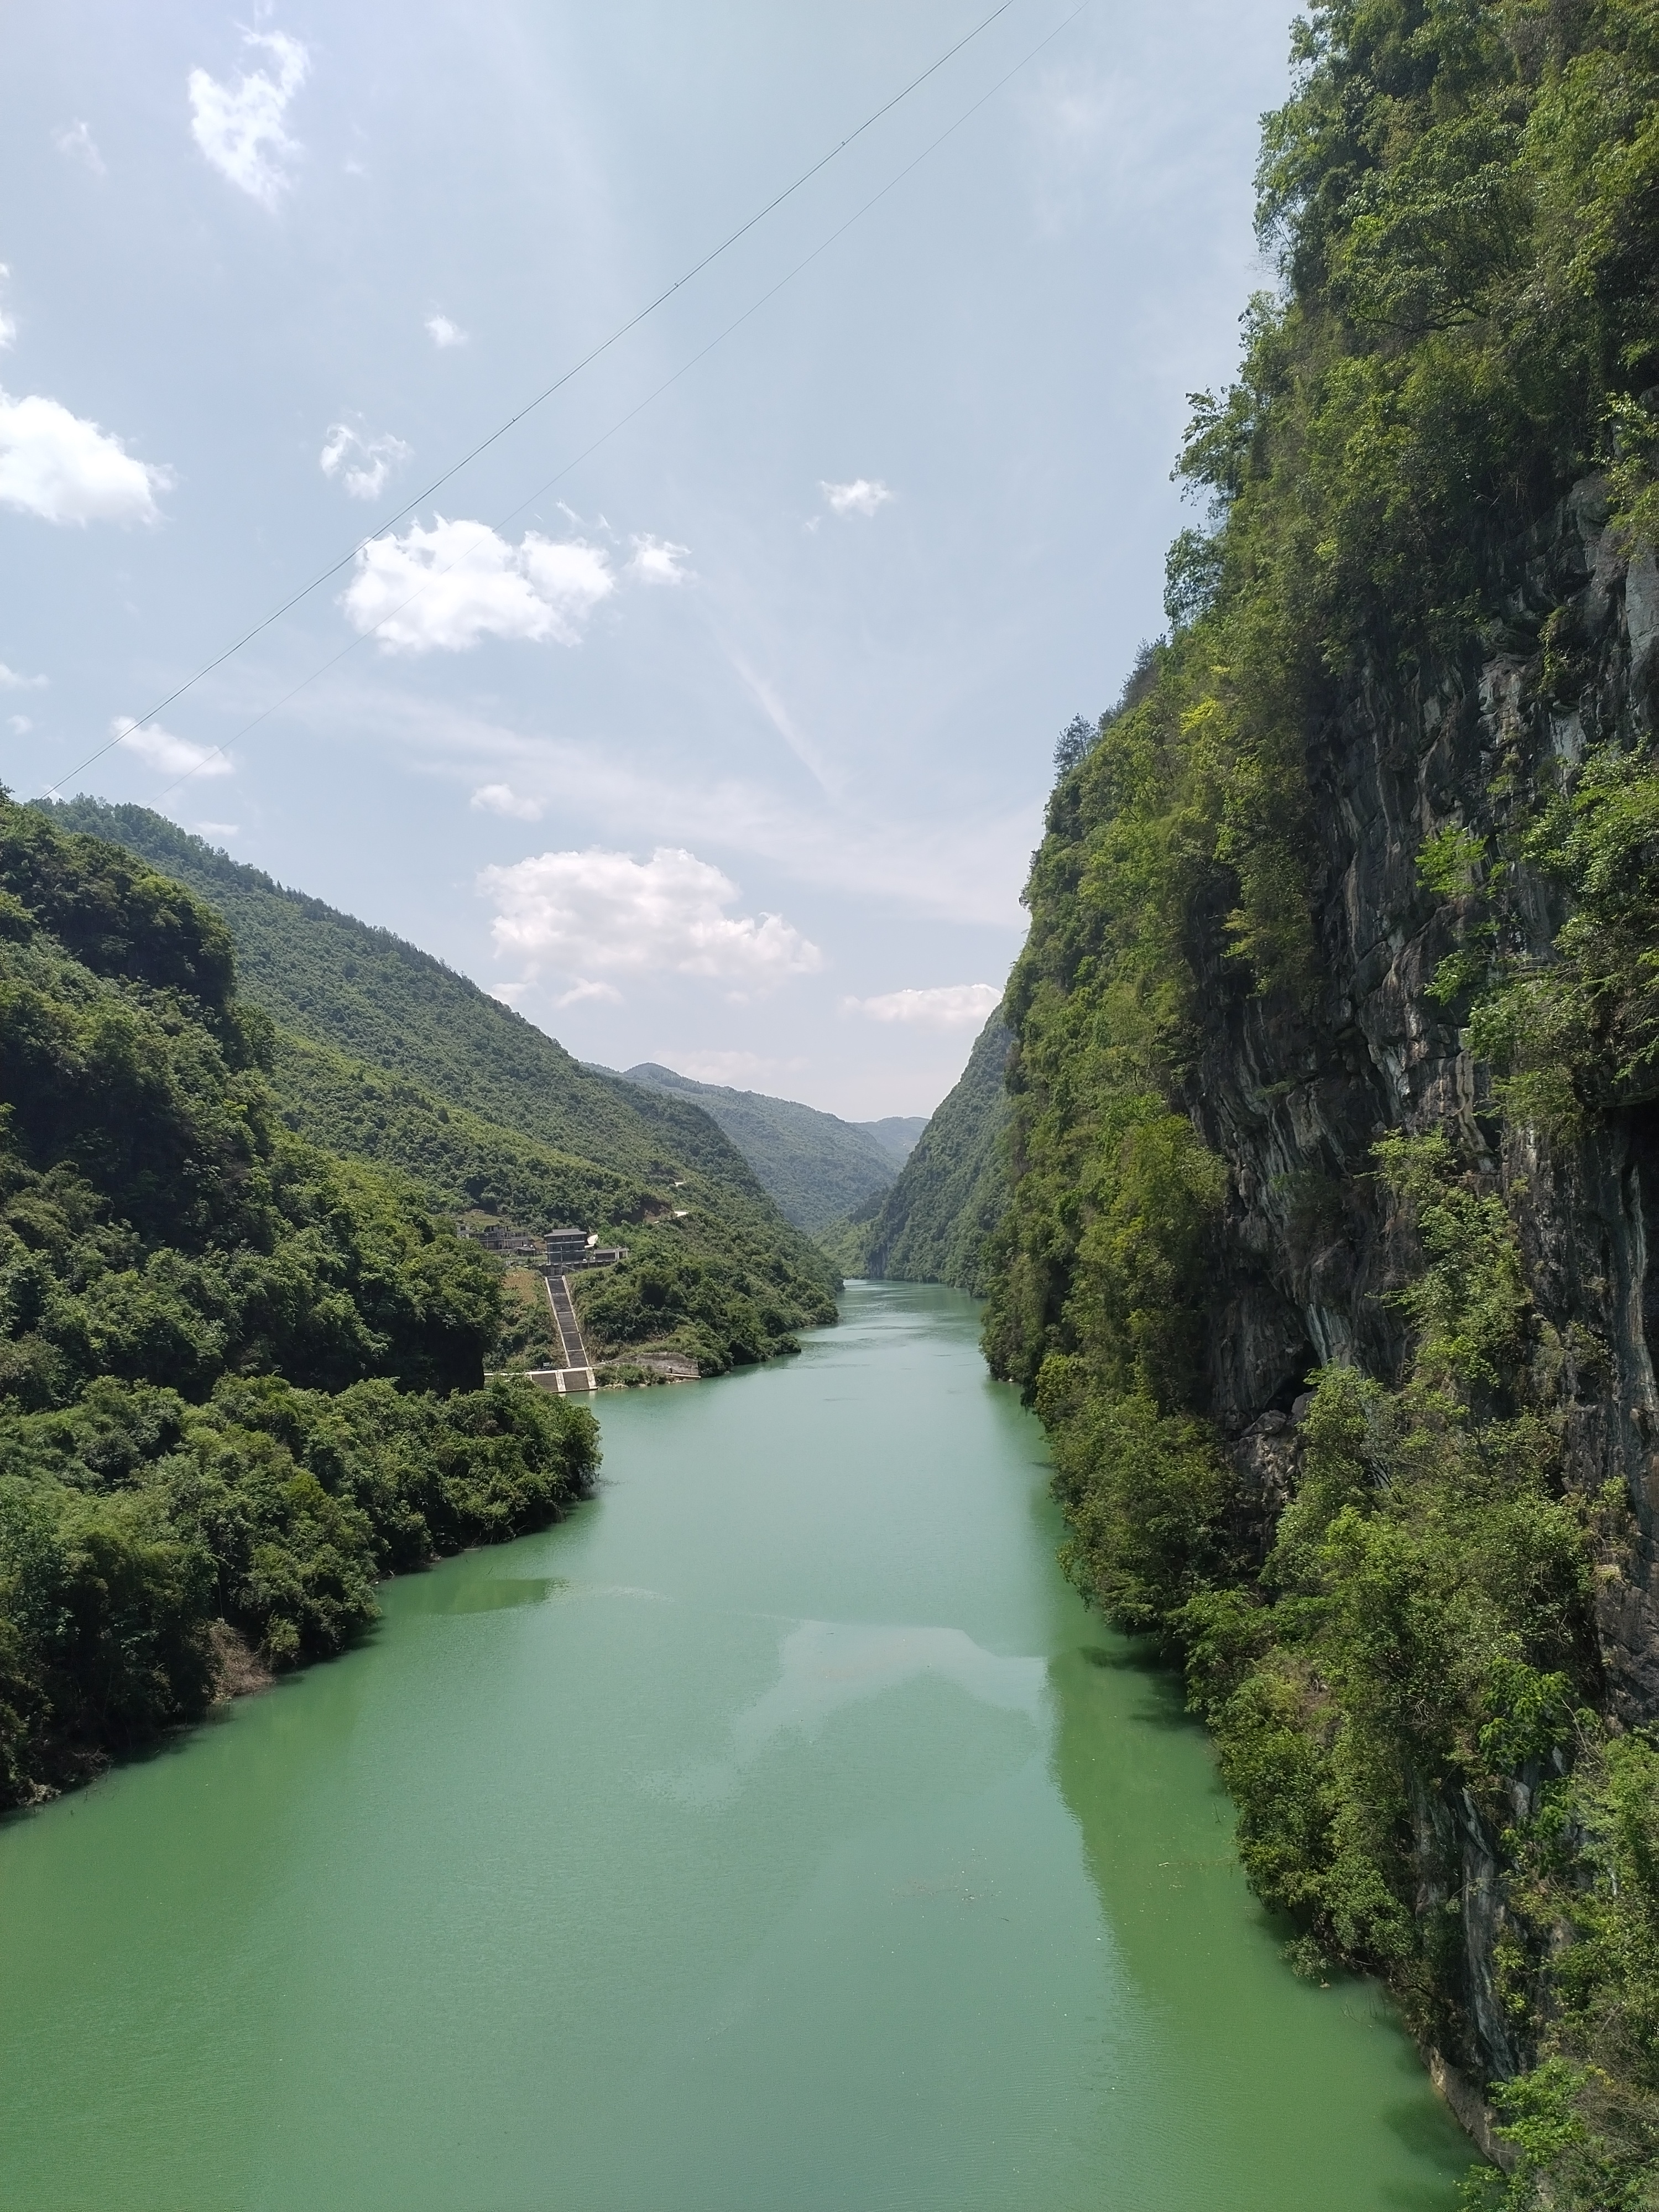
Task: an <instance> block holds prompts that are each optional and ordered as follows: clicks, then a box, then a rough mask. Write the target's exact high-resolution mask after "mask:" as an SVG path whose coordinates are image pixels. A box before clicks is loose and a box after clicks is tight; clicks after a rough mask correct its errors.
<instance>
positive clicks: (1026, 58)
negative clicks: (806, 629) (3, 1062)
mask: <svg viewBox="0 0 1659 2212" xmlns="http://www.w3.org/2000/svg"><path fill="white" fill-rule="evenodd" d="M1088 5H1089V0H1079V5H1078V6H1077V7H1075V8H1073V10H1072V12H1071V14H1070V15H1066V16H1063V17H1062V18H1061V20H1060V21H1059V22H1058V23H1056V24H1055V26H1054V29H1053V30H1052V31H1050V32H1048V34H1047V35H1046V36H1045V37H1043V38H1042V39H1039V40H1038V41H1037V43H1036V46H1033V47H1032V48H1031V49H1030V52H1028V53H1026V54H1024V55H1023V56H1022V57H1021V58H1020V59H1019V60H1018V61H1017V62H1016V63H1015V64H1014V66H1013V67H1012V69H1011V70H1008V71H1007V72H1006V75H1004V76H1000V77H999V78H998V79H997V81H996V82H995V83H994V85H992V86H991V87H990V88H989V89H988V90H987V91H986V92H983V93H981V95H980V97H979V98H978V99H977V100H975V102H974V103H973V105H972V106H970V107H965V108H963V112H962V113H961V114H960V115H958V116H957V119H956V121H955V122H954V123H952V124H950V125H947V127H946V128H945V130H943V131H940V132H939V136H938V137H937V138H934V139H932V140H930V141H929V143H927V145H926V146H924V147H923V148H922V149H921V153H919V154H917V155H915V157H914V158H913V159H912V160H910V161H907V162H906V163H905V165H904V167H902V169H901V170H899V171H898V173H897V174H896V175H895V176H892V177H890V178H889V179H888V180H887V182H886V183H885V184H884V185H883V186H882V188H881V190H880V191H878V192H872V194H871V196H870V197H869V198H868V199H867V200H866V201H865V203H864V204H863V205H862V206H861V207H860V208H856V209H855V210H854V212H853V213H852V214H851V215H849V216H848V218H847V220H846V221H845V222H842V223H839V224H838V225H837V226H836V228H835V229H834V230H832V231H831V232H830V233H829V236H828V237H827V238H825V239H822V240H819V242H818V244H817V246H814V247H813V248H812V251H811V252H810V253H808V254H805V256H803V258H801V259H800V260H799V261H798V262H796V264H795V265H794V267H793V269H791V270H788V271H787V273H786V274H785V275H783V276H780V277H779V279H778V281H777V282H776V283H775V284H774V285H772V286H771V287H770V288H769V289H768V290H766V291H764V292H763V293H762V294H761V295H760V297H759V298H758V299H757V300H755V301H751V303H750V305H749V306H748V307H745V308H744V311H743V313H741V314H740V315H738V317H736V319H734V320H733V321H732V322H729V323H728V324H727V325H726V328H725V329H724V330H723V331H720V332H719V333H718V334H717V335H716V336H715V337H712V338H710V339H709V341H708V344H707V345H704V346H702V347H700V348H699V349H698V350H697V351H696V353H694V354H693V355H692V356H691V357H690V360H689V361H684V362H681V363H680V366H679V367H678V368H677V369H676V370H675V371H674V373H673V374H672V375H671V376H668V377H665V378H664V380H663V381H662V382H661V383H660V384H659V385H658V386H655V387H654V389H653V390H652V391H650V392H647V393H646V395H645V397H644V398H643V399H641V400H640V401H638V402H637V403H636V404H635V405H634V406H632V407H630V408H629V410H628V412H627V414H625V415H623V416H618V417H617V421H616V422H613V423H612V424H611V427H610V428H609V429H607V430H604V431H601V433H600V434H599V436H598V437H597V438H595V439H594V440H593V441H592V444H591V445H588V446H584V447H583V448H582V450H581V452H580V453H577V454H575V455H574V456H573V457H572V459H569V460H568V461H566V462H565V463H564V464H563V465H562V467H560V468H558V469H556V470H555V471H554V473H553V474H552V475H551V476H550V477H548V478H547V480H546V482H545V483H540V484H538V486H537V487H536V489H535V490H534V491H532V493H530V494H529V495H528V496H527V497H526V498H525V499H522V500H520V502H519V504H518V505H517V506H516V507H510V508H509V509H508V510H507V513H505V514H503V515H501V516H500V517H499V518H498V519H497V520H495V522H494V523H491V524H487V525H486V526H485V527H484V529H483V532H480V534H479V536H478V537H477V538H474V539H473V541H472V543H471V544H470V545H469V546H468V547H467V548H466V550H465V551H464V552H461V553H459V554H457V555H456V556H455V558H454V559H453V561H446V562H444V563H443V565H442V567H441V568H437V567H435V568H432V569H430V570H429V571H428V574H426V575H425V576H424V577H423V578H422V580H421V582H420V583H419V584H418V585H417V586H416V588H415V589H414V590H413V591H412V592H410V594H409V596H408V598H407V599H400V600H399V601H398V605H396V606H395V607H392V608H389V609H388V610H387V611H386V613H385V614H383V615H382V616H381V617H380V620H379V621H378V622H377V623H373V624H372V625H371V626H370V627H369V628H368V629H366V630H361V631H359V633H358V634H357V635H356V637H354V638H349V639H348V640H347V641H346V643H345V644H344V645H343V646H342V647H340V649H339V651H338V652H337V653H331V654H330V655H329V657H328V659H326V660H324V661H321V662H319V664H318V665H317V666H316V667H315V668H313V670H312V671H310V673H309V674H308V675H306V676H302V677H301V678H300V681H299V682H298V683H297V684H292V685H290V687H289V690H286V691H284V692H283V695H282V696H281V697H280V698H278V699H273V700H272V701H271V702H270V705H269V706H268V707H262V708H260V710H259V712H258V714H254V715H252V716H251V717H250V719H249V720H247V721H246V722H244V723H243V724H242V726H241V727H240V729H239V730H237V731H235V732H234V733H233V734H232V735H231V736H230V737H228V738H226V740H225V742H224V744H221V745H214V746H213V747H211V748H210V750H208V751H207V752H206V753H205V754H204V756H203V757H202V759H200V760H199V761H197V763H195V764H194V766H193V767H191V768H188V769H185V773H184V774H183V775H180V776H177V777H175V778H174V780H173V782H171V783H170V784H168V785H167V786H166V787H165V788H164V789H162V790H161V791H159V792H157V793H156V794H155V804H156V805H160V804H161V800H162V799H170V798H171V797H172V796H173V793H174V792H175V791H181V790H182V789H183V788H184V787H185V784H187V783H188V782H189V781H191V777H192V776H196V775H200V774H201V772H202V770H203V769H204V768H205V767H206V765H207V763H208V762H209V761H210V760H216V759H220V758H222V757H224V756H225V755H226V754H228V751H229V750H230V748H231V747H232V746H233V745H236V744H240V743H241V741H242V739H243V738H245V737H246V736H247V735H248V734H249V732H252V731H253V730H257V729H258V726H259V725H260V724H261V723H262V722H267V721H269V720H270V717H271V716H272V715H273V714H280V713H281V712H282V710H283V708H284V707H286V706H287V705H288V704H289V702H290V701H291V700H294V699H297V698H298V697H299V696H300V694H301V692H302V691H304V690H308V689H309V688H310V686H311V685H312V684H315V683H316V682H317V681H318V680H319V678H321V677H324V676H326V675H327V674H328V672H329V671H330V670H331V668H337V667H338V665H339V664H340V663H341V661H343V659H345V658H346V657H347V655H348V654H349V653H355V652H356V650H357V648H358V647H359V646H361V645H367V644H368V641H369V640H370V639H371V638H372V637H374V636H375V635H377V634H378V633H379V632H380V630H382V629H385V628H386V624H387V623H390V622H395V621H396V619H397V617H398V616H399V615H400V614H402V613H403V612H404V610H405V609H406V608H408V607H411V606H412V605H414V604H415V602H416V599H419V598H420V597H421V595H422V592H425V591H426V590H427V589H428V586H430V585H432V584H434V583H435V582H436V581H437V580H438V578H439V577H440V576H447V575H448V574H450V573H451V572H452V571H453V569H455V568H459V566H460V565H461V563H462V562H464V561H465V560H466V559H467V558H468V557H469V556H470V555H471V554H472V553H474V552H476V551H477V548H478V547H479V546H480V545H482V544H483V542H484V538H485V537H487V536H490V535H493V534H494V533H495V532H498V531H501V530H504V529H505V528H506V527H507V524H508V523H510V522H514V521H516V520H518V518H519V516H520V515H521V514H522V513H524V512H525V510H526V508H527V507H533V506H534V505H535V503H536V501H538V499H541V498H542V497H544V495H545V494H546V493H548V492H550V491H551V490H552V489H553V487H554V485H555V484H557V483H562V482H563V481H564V479H565V477H568V475H569V474H570V473H571V471H573V470H574V469H578V468H580V466H581V465H582V463H583V462H584V461H585V460H586V459H589V458H590V456H592V454H594V453H598V452H599V448H600V447H601V446H604V445H606V444H608V443H609V442H610V441H611V439H612V438H614V437H615V436H616V435H617V433H618V432H619V431H621V430H625V429H626V428H627V427H628V425H629V423H630V422H633V421H634V419H635V416H639V415H642V414H643V413H644V412H645V410H646V409H647V407H649V406H651V405H652V404H653V403H654V402H655V401H657V400H659V399H660V398H661V397H662V395H663V393H664V392H667V391H669V390H670V389H671V387H672V386H674V385H676V384H678V382H679V380H680V379H681V378H682V377H683V376H685V375H687V374H690V371H691V370H692V369H694V368H696V365H697V363H698V362H700V361H704V360H706V359H707V358H708V356H709V355H710V354H711V353H713V352H714V349H715V348H716V347H717V346H720V345H723V344H724V343H726V339H727V338H729V337H731V336H732V332H733V331H738V330H741V329H742V327H743V325H744V324H745V323H746V322H748V321H749V320H750V318H751V317H752V316H755V315H757V314H758V313H760V311H761V309H762V308H763V307H765V306H766V304H767V302H768V301H770V300H775V298H776V297H777V295H778V294H779V293H780V292H781V291H782V290H783V289H784V288H785V286H786V285H788V284H792V283H793V282H794V280H795V278H796V277H797V276H799V275H800V274H801V272H802V270H805V269H808V268H810V267H811V264H812V263H813V262H815V261H816V260H817V258H818V257H819V256H820V255H821V254H823V253H827V252H829V248H830V247H831V246H833V245H834V244H835V242H836V240H837V239H838V238H841V237H843V236H844V235H845V234H846V233H847V232H848V231H849V230H851V229H852V228H853V226H854V224H855V223H858V222H862V221H863V219H864V217H865V216H866V215H868V214H869V212H870V210H871V209H872V208H873V207H875V206H877V205H878V204H879V203H880V202H881V201H882V200H884V199H885V198H886V197H887V195H888V194H889V192H890V191H895V190H896V188H897V186H898V185H902V183H903V181H904V179H906V178H907V177H908V175H909V174H910V173H911V171H912V170H914V169H918V168H920V167H921V164H922V163H923V162H924V161H927V158H928V156H929V155H932V154H933V153H935V152H936V151H937V150H938V149H939V147H941V146H942V145H943V144H944V143H945V140H946V139H947V138H951V137H954V136H955V134H956V133H957V131H960V130H961V128H962V126H963V124H964V123H967V122H969V120H971V118H973V117H974V116H975V115H977V114H978V112H979V111H980V109H981V107H983V106H985V105H986V104H987V101H989V100H994V98H995V97H996V95H997V94H998V93H1000V91H1001V90H1002V88H1003V87H1004V85H1006V84H1007V83H1009V82H1012V79H1013V78H1015V77H1017V76H1018V75H1019V73H1020V71H1021V70H1023V69H1024V68H1025V67H1026V66H1027V64H1030V63H1031V62H1033V61H1035V60H1036V57H1037V56H1038V55H1039V54H1040V53H1041V52H1042V51H1043V49H1044V47H1045V46H1052V45H1053V43H1054V40H1056V39H1057V38H1058V37H1059V36H1060V33H1061V32H1062V31H1064V30H1066V29H1067V28H1068V27H1069V26H1070V25H1072V24H1073V23H1074V22H1075V21H1077V19H1078V17H1079V15H1082V13H1083V12H1084V9H1085V8H1087V7H1088ZM377 534H378V533H377ZM365 542H366V543H368V542H369V541H367V540H366V541H365ZM155 712H158V713H159V712H160V709H159V708H157V709H155ZM140 726H141V725H139V724H138V723H137V722H135V723H133V724H131V726H130V727H129V728H128V729H126V730H124V731H123V732H122V733H121V738H115V739H114V740H113V741H112V744H109V745H106V746H104V747H103V748H102V750H101V751H100V752H99V753H94V755H93V756H92V758H93V759H94V760H98V759H100V758H101V757H102V754H103V753H106V752H109V751H111V750H113V746H114V745H116V744H120V743H121V741H122V738H125V737H128V736H130V735H131V732H132V730H135V729H137V728H139V727H140ZM86 765H89V763H82V766H86ZM80 773H81V769H70V773H69V775H65V776H64V778H63V783H67V782H68V781H69V780H70V775H79V774H80ZM61 788H62V784H54V785H53V786H52V790H54V791H56V790H59V789H61ZM41 796H42V797H43V798H48V797H50V796H51V793H45V792H43V793H41Z"/></svg>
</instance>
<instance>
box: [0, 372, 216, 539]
mask: <svg viewBox="0 0 1659 2212" xmlns="http://www.w3.org/2000/svg"><path fill="white" fill-rule="evenodd" d="M172 481H173V479H172V477H171V475H170V474H169V473H168V471H167V470H166V469H161V468H155V467H153V466H152V465H150V464H149V462H148V461H136V460H134V459H133V458H132V456H131V453H128V452H127V451H126V449H125V447H124V446H123V445H122V443H121V441H120V440H119V439H118V438H117V437H114V436H112V435H111V434H110V433H109V432H108V431H106V430H100V428H98V425H97V424H96V423H95V422H82V419H81V417H80V416H78V415H71V414H70V411H69V409H68V408H67V407H64V406H61V405H60V404H59V403H58V401H57V400H55V399H43V398H40V396H39V394H36V393H32V394H31V395H30V396H29V398H27V399H11V398H8V397H7V395H6V394H5V393H4V392H0V505H3V506H6V507H21V509H22V511H23V513H25V514H36V515H39V516H40V519H41V520H42V521H45V522H154V521H155V520H157V519H158V518H157V513H156V507H155V495H156V493H157V492H158V491H161V490H163V489H165V488H166V486H167V484H169V483H171V482H172Z"/></svg>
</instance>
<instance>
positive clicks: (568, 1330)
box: [538, 1274, 599, 1397]
mask: <svg viewBox="0 0 1659 2212" xmlns="http://www.w3.org/2000/svg"><path fill="white" fill-rule="evenodd" d="M542 1280H543V1281H544V1283H545V1284H546V1285H547V1298H548V1304H550V1306H551V1307H552V1309H553V1326H554V1332H555V1334H556V1336H557V1337H558V1339H559V1341H560V1344H561V1346H562V1349H563V1357H562V1360H561V1362H560V1364H559V1366H558V1367H557V1368H556V1370H555V1375H556V1380H555V1382H554V1385H553V1387H554V1389H556V1390H557V1392H558V1393H559V1395H560V1396H561V1397H564V1396H566V1395H568V1393H570V1392H571V1391H573V1390H594V1389H598V1388H599V1385H598V1383H597V1382H596V1380H595V1379H594V1375H593V1363H592V1360H591V1359H590V1358H588V1356H587V1346H586V1345H585V1344H584V1343H583V1342H582V1332H581V1324H580V1322H578V1320H577V1319H576V1309H575V1306H574V1303H573V1302H572V1299H571V1296H570V1285H569V1284H568V1282H566V1280H565V1279H564V1277H563V1276H562V1275H554V1274H549V1275H544V1276H543V1278H542ZM539 1379H540V1378H539V1376H538V1380H539Z"/></svg>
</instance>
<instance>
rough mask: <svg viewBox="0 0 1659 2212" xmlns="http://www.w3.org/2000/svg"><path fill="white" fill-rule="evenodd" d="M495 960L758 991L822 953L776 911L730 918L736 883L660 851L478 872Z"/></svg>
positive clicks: (552, 859)
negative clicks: (488, 903) (703, 979)
mask: <svg viewBox="0 0 1659 2212" xmlns="http://www.w3.org/2000/svg"><path fill="white" fill-rule="evenodd" d="M479 883H480V885H481V887H482V889H483V890H484V891H486V892H487V893H488V894H489V896H490V897H491V898H493V900H494V901H495V907H496V915H495V921H494V923H493V924H492V933H493V935H494V937H495V944H496V947H497V949H498V951H501V953H502V954H503V955H508V956H517V957H522V958H524V959H526V960H529V961H533V962H546V963H548V964H549V965H550V966H552V967H554V968H556V969H559V970H561V971H562V973H563V974H565V975H570V976H572V977H575V976H586V975H591V974H592V972H593V971H594V970H596V969H613V970H616V969H620V970H624V971H633V972H647V971H655V972H659V973H667V974H671V975H707V976H711V977H714V978H717V979H719V980H720V981H726V982H731V983H736V984H738V985H742V986H746V987H749V988H750V989H764V988H766V987H769V986H771V985H774V984H777V983H781V982H782V981H784V980H785V978H786V977H787V976H790V975H810V974H811V972H812V971H813V970H814V969H817V968H821V967H822V966H823V954H822V953H821V952H820V951H818V948H817V945H812V944H810V943H809V942H808V941H807V939H805V938H804V937H803V936H802V935H801V933H800V932H799V930H797V929H794V928H792V927H791V926H790V925H789V923H787V921H784V919H783V917H782V916H781V915H775V914H762V915H730V914H728V913H727V912H726V908H727V907H729V906H730V905H731V904H732V901H733V900H734V899H735V898H736V897H737V896H738V887H737V885H736V884H734V883H732V881H731V879H730V878H728V877H726V876H725V875H723V874H722V873H721V872H720V869H718V868H716V867H714V866H711V865H710V864H709V863H708V861H707V860H698V859H697V857H696V854H692V853H688V852H686V851H684V849H683V848H679V847H675V846H666V845H659V847H658V848H657V849H656V851H655V852H654V853H653V854H652V856H651V858H650V859H649V860H635V859H634V857H633V855H632V854H629V853H609V852H605V851H603V850H600V849H599V848H592V849H590V850H589V851H587V852H585V853H543V854H540V855H539V856H538V858H535V859H532V860H520V861H518V862H516V863H515V864H514V865H513V866H510V867H495V868H486V869H485V870H484V871H483V875H482V876H481V877H480V878H479Z"/></svg>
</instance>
